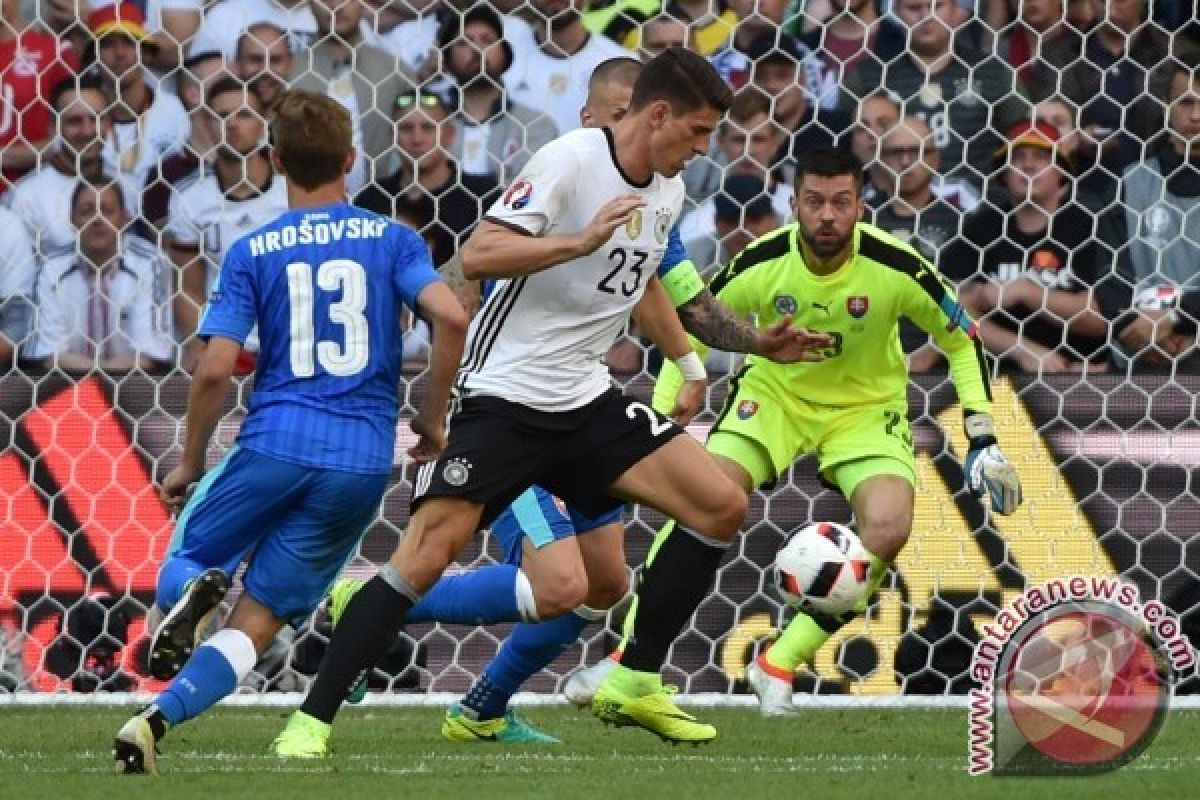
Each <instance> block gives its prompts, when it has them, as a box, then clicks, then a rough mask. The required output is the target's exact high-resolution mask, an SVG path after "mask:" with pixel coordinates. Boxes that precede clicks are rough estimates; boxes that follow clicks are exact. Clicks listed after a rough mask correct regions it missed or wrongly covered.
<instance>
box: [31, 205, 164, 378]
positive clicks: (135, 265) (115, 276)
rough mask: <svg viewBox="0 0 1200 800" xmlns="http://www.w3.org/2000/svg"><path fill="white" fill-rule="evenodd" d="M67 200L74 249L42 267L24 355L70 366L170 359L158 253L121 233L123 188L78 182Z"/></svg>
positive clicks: (125, 221)
mask: <svg viewBox="0 0 1200 800" xmlns="http://www.w3.org/2000/svg"><path fill="white" fill-rule="evenodd" d="M70 204H71V223H72V224H73V225H74V226H75V228H76V230H78V232H79V234H78V236H79V247H78V252H75V251H72V252H69V253H67V254H65V255H62V256H59V257H57V258H53V259H50V260H49V261H47V262H46V263H45V264H44V265H43V266H42V271H41V273H40V274H39V275H38V280H37V322H36V331H37V333H36V335H35V336H34V338H33V344H32V345H31V346H30V348H29V350H28V353H27V355H28V357H29V358H31V359H42V360H45V361H46V362H47V365H48V366H58V367H59V368H61V369H64V370H69V371H90V370H93V369H99V370H103V371H106V372H116V371H124V370H129V369H134V368H140V369H144V370H149V369H153V368H154V367H155V366H157V365H164V364H166V363H168V362H170V361H172V360H173V358H174V345H173V344H172V342H171V340H170V337H169V336H168V335H167V330H168V320H169V306H168V305H167V294H168V289H167V280H166V277H165V274H164V269H163V264H162V258H161V256H160V254H159V253H158V251H157V250H155V249H154V248H153V247H151V246H150V245H149V244H148V243H147V242H146V241H145V240H143V239H140V238H138V237H136V236H131V235H126V234H123V233H122V232H123V231H124V230H125V228H126V227H127V226H128V225H129V214H128V213H127V212H126V211H125V205H124V203H123V201H122V198H121V189H120V187H119V186H117V184H115V183H110V184H106V185H104V186H91V185H89V184H86V183H80V184H79V185H78V186H77V187H76V188H75V191H74V192H72V194H71V196H70Z"/></svg>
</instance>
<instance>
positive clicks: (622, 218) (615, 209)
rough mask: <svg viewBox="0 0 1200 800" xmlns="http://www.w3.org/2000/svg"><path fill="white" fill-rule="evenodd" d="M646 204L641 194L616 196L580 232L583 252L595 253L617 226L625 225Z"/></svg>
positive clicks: (581, 250) (580, 243) (580, 247)
mask: <svg viewBox="0 0 1200 800" xmlns="http://www.w3.org/2000/svg"><path fill="white" fill-rule="evenodd" d="M644 205H646V200H645V198H644V197H642V196H641V195H637V194H623V195H621V196H620V197H614V198H613V199H612V200H609V201H608V202H607V203H605V204H604V205H602V206H600V210H599V211H597V212H596V216H594V217H592V221H591V223H590V224H589V225H588V226H587V227H586V228H584V229H583V231H582V233H580V240H579V249H580V252H581V253H585V254H586V253H594V252H595V251H596V250H597V248H599V247H600V246H601V245H603V244H604V243H605V242H607V241H608V240H609V239H611V238H612V235H613V233H614V232H615V231H616V230H617V228H619V227H621V226H622V225H624V224H625V223H626V222H628V221H629V218H630V217H631V216H633V212H634V211H636V210H637V209H639V208H641V207H642V206H644Z"/></svg>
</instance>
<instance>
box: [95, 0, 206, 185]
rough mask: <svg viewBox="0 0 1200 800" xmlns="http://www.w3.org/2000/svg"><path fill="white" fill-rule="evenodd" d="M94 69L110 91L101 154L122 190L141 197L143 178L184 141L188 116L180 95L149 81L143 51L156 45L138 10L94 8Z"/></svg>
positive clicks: (126, 5) (130, 6) (123, 6)
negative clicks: (107, 129) (106, 137)
mask: <svg viewBox="0 0 1200 800" xmlns="http://www.w3.org/2000/svg"><path fill="white" fill-rule="evenodd" d="M88 27H89V28H90V29H91V31H92V33H93V34H94V35H95V37H96V44H95V48H96V60H97V67H96V68H97V70H98V73H99V75H100V78H101V81H102V82H103V83H104V90H105V92H106V93H107V95H108V100H109V107H108V120H109V123H110V125H111V130H110V135H109V145H110V146H109V147H106V148H105V151H104V157H105V162H106V166H107V167H108V169H109V171H110V172H111V173H112V174H113V175H114V176H116V177H117V178H118V179H119V180H120V181H121V183H122V188H123V189H124V191H125V194H126V195H127V196H130V197H134V198H137V202H139V203H140V197H141V193H142V188H143V187H144V186H145V185H146V179H147V177H149V175H150V172H151V170H152V169H154V168H155V167H156V166H157V165H158V163H159V161H160V159H162V158H163V157H164V156H168V155H170V154H172V153H175V152H178V151H179V150H180V149H182V148H183V145H184V144H185V143H186V142H187V139H188V135H189V134H190V132H191V121H190V120H189V119H188V115H187V111H185V110H184V108H183V104H182V103H180V102H179V98H177V97H176V96H175V95H173V94H170V93H169V92H166V91H163V90H161V89H159V90H157V91H156V90H154V89H152V88H151V87H150V84H149V83H148V81H147V73H146V67H145V62H144V54H145V51H147V50H152V49H155V48H156V47H157V45H156V44H155V43H154V40H153V39H151V38H150V35H149V34H148V33H146V29H145V28H144V27H143V22H142V12H141V11H139V10H138V7H137V6H136V5H134V4H133V3H121V4H119V5H113V6H108V7H106V8H102V9H100V10H99V11H94V12H92V15H91V16H90V17H89V18H88Z"/></svg>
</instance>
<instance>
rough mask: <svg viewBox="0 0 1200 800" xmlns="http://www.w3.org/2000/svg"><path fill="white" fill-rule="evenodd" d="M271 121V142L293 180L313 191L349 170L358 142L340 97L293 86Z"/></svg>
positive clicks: (278, 105)
mask: <svg viewBox="0 0 1200 800" xmlns="http://www.w3.org/2000/svg"><path fill="white" fill-rule="evenodd" d="M270 120H271V122H270V125H271V145H272V146H273V147H274V148H275V151H276V152H277V153H278V154H279V161H280V163H282V164H283V171H284V174H286V175H287V177H288V179H289V180H290V181H292V183H295V184H296V185H297V186H300V187H301V188H303V189H308V190H309V191H312V190H313V189H316V188H318V187H320V186H324V185H325V184H328V183H333V182H334V181H336V180H337V179H338V178H340V177H341V176H342V174H343V173H344V172H345V168H346V157H347V156H348V155H349V154H350V152H351V151H352V150H353V149H354V143H353V141H352V134H351V123H350V114H349V112H347V111H346V109H345V108H343V107H342V105H341V103H339V102H338V101H337V100H334V99H333V98H332V97H328V96H326V95H323V94H318V93H317V92H307V91H302V90H299V89H290V90H288V91H286V92H284V93H283V95H281V96H280V98H279V100H278V102H276V103H275V105H274V106H273V107H272V108H271V114H270Z"/></svg>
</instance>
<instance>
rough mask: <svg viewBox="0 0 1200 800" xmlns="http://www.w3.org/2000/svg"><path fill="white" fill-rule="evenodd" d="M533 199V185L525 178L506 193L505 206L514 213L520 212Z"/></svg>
mask: <svg viewBox="0 0 1200 800" xmlns="http://www.w3.org/2000/svg"><path fill="white" fill-rule="evenodd" d="M531 197H533V184H532V183H530V182H529V181H527V180H525V179H524V178H518V179H517V181H516V182H515V183H514V184H513V185H512V186H510V187H508V191H507V192H505V193H504V205H506V206H508V207H509V208H511V209H512V210H513V211H520V210H521V209H522V208H524V207H525V206H527V205H529V199H530V198H531Z"/></svg>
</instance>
